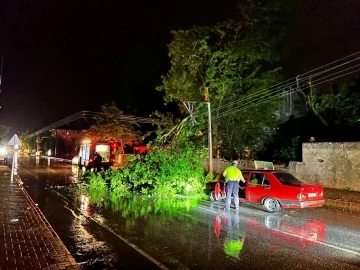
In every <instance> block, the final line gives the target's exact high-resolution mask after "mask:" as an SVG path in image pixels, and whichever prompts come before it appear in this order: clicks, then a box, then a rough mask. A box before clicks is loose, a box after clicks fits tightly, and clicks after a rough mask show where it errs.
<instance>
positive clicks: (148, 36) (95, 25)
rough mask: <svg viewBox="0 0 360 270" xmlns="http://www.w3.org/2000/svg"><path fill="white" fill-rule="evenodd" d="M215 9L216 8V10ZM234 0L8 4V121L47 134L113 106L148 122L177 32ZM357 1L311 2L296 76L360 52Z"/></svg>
mask: <svg viewBox="0 0 360 270" xmlns="http://www.w3.org/2000/svg"><path fill="white" fill-rule="evenodd" d="M211 3H213V4H211ZM236 3H237V1H235V0H227V1H208V0H207V1H206V0H182V1H178V0H173V1H169V0H153V1H145V0H140V1H139V0H138V1H120V0H113V1H111V0H106V1H104V0H99V1H95V0H86V1H85V0H76V1H73V0H64V1H55V0H18V1H16V0H2V1H0V55H3V56H4V72H3V83H2V98H1V102H2V108H3V110H2V115H1V117H0V124H5V125H8V126H11V127H12V128H13V131H15V130H20V131H22V130H24V129H27V128H31V127H32V128H34V129H38V128H42V127H44V126H45V125H48V124H50V123H52V122H55V121H57V120H60V119H62V118H64V117H66V116H68V115H70V114H73V113H75V112H77V111H80V110H95V111H99V110H100V106H101V105H102V104H104V103H110V102H112V101H115V102H116V103H117V105H118V106H119V107H120V108H124V107H125V106H126V105H129V106H131V107H132V108H133V109H136V110H137V111H138V112H139V113H138V114H139V115H141V116H148V114H149V113H150V112H151V111H153V110H154V109H156V108H158V107H159V106H160V105H161V104H162V96H161V93H159V92H157V91H155V87H156V86H157V85H159V84H160V83H161V81H160V75H162V74H164V73H166V71H167V69H168V67H169V59H168V56H167V47H166V46H167V44H168V43H169V42H170V41H171V36H170V30H172V29H185V28H189V27H191V26H193V25H195V24H213V23H215V22H217V21H221V20H223V19H225V18H227V17H232V16H234V15H235V14H236ZM359 13H360V1H359V0H341V1H338V0H306V1H304V13H303V17H302V19H301V21H300V22H299V24H298V26H297V28H296V29H295V30H294V32H293V43H292V48H293V50H294V53H293V54H291V56H290V57H288V58H287V60H286V63H284V64H285V68H286V69H287V71H288V72H287V73H288V74H292V73H296V72H302V71H303V70H304V69H309V68H314V67H316V66H318V65H322V64H325V63H327V62H329V61H332V60H335V59H337V58H339V57H343V56H346V55H348V54H351V53H353V52H356V51H358V50H360V49H359V41H360V36H359V34H360V16H359Z"/></svg>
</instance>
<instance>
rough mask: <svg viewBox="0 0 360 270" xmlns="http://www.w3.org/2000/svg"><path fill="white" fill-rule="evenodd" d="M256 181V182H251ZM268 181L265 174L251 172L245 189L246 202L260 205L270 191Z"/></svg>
mask: <svg viewBox="0 0 360 270" xmlns="http://www.w3.org/2000/svg"><path fill="white" fill-rule="evenodd" d="M254 179H257V181H253V180H254ZM270 188H271V186H270V181H269V180H268V179H267V177H266V174H265V173H257V172H252V173H251V175H250V178H249V182H248V184H247V187H246V200H248V201H251V202H255V203H261V201H262V199H263V198H264V197H266V196H267V195H268V193H269V191H270Z"/></svg>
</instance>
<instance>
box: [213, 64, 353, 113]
mask: <svg viewBox="0 0 360 270" xmlns="http://www.w3.org/2000/svg"><path fill="white" fill-rule="evenodd" d="M357 71H360V68H359V69H357V70H353V71H350V72H348V73H345V74H342V75H339V76H336V77H334V78H330V79H328V80H325V81H321V82H318V83H315V84H312V86H317V85H320V84H323V83H326V82H329V81H332V80H334V79H338V78H341V77H343V76H346V75H349V74H352V73H354V72H357ZM322 79H323V78H322ZM317 81H319V80H317ZM307 88H308V86H304V87H302V88H300V89H295V90H292V91H288V92H286V93H282V94H278V95H276V96H273V97H270V98H267V99H265V100H262V101H258V102H255V103H252V104H249V105H248V106H242V107H238V108H237V109H234V110H228V111H226V112H224V113H222V114H220V115H219V116H217V117H215V118H213V119H219V118H221V117H223V116H226V115H228V114H231V113H234V112H237V111H242V110H246V109H249V108H251V107H254V106H257V105H260V104H263V103H266V102H269V101H271V100H274V99H278V98H281V97H283V96H286V95H289V94H291V93H294V92H298V91H300V90H304V89H307Z"/></svg>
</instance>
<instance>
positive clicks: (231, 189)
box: [223, 160, 245, 211]
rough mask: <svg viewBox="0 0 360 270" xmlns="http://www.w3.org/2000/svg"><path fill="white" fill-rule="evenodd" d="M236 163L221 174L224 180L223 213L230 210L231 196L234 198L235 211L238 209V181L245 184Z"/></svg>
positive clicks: (235, 161)
mask: <svg viewBox="0 0 360 270" xmlns="http://www.w3.org/2000/svg"><path fill="white" fill-rule="evenodd" d="M237 165H238V161H237V160H234V161H233V162H232V164H231V165H230V166H228V167H227V168H226V169H225V171H224V172H223V176H224V177H225V180H226V206H225V211H229V210H230V205H231V196H234V204H235V208H236V210H238V209H239V181H242V182H245V179H244V177H243V175H242V173H241V171H240V170H239V168H238V167H237Z"/></svg>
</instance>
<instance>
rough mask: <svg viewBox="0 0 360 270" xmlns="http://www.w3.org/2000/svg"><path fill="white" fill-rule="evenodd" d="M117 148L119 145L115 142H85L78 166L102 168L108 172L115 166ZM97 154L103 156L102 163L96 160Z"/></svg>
mask: <svg viewBox="0 0 360 270" xmlns="http://www.w3.org/2000/svg"><path fill="white" fill-rule="evenodd" d="M117 148H118V144H117V143H114V142H102V143H100V142H96V143H94V142H91V141H90V140H84V141H83V143H82V144H81V145H80V150H79V155H78V165H79V167H80V168H82V167H85V168H86V169H91V168H95V167H102V168H104V170H106V169H108V168H110V166H112V165H113V164H114V162H115V152H116V150H117ZM95 153H97V154H98V155H100V156H101V161H97V160H95Z"/></svg>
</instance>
